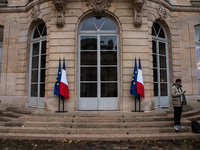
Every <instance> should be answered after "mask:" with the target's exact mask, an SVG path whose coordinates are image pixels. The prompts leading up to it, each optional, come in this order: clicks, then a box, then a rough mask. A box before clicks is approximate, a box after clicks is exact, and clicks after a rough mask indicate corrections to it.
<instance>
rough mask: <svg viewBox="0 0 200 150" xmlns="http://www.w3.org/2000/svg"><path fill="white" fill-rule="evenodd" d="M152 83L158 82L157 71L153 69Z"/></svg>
mask: <svg viewBox="0 0 200 150" xmlns="http://www.w3.org/2000/svg"><path fill="white" fill-rule="evenodd" d="M153 81H154V82H157V81H158V72H157V69H153Z"/></svg>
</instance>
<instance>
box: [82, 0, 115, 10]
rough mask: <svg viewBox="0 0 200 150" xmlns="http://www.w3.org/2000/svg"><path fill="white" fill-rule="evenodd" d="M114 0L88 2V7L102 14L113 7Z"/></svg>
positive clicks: (92, 0) (91, 0)
mask: <svg viewBox="0 0 200 150" xmlns="http://www.w3.org/2000/svg"><path fill="white" fill-rule="evenodd" d="M112 1H113V0H86V5H87V6H88V7H90V8H92V9H93V10H94V11H95V12H97V13H102V12H103V11H105V10H108V8H109V7H110V6H111V2H112Z"/></svg>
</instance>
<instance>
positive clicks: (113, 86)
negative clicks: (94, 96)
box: [101, 83, 118, 97]
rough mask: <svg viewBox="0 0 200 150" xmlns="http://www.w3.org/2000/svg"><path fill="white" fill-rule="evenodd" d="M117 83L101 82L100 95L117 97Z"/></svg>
mask: <svg viewBox="0 0 200 150" xmlns="http://www.w3.org/2000/svg"><path fill="white" fill-rule="evenodd" d="M117 91H118V90H117V83H101V97H117V96H118V94H117V93H118V92H117Z"/></svg>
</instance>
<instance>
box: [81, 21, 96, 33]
mask: <svg viewBox="0 0 200 150" xmlns="http://www.w3.org/2000/svg"><path fill="white" fill-rule="evenodd" d="M96 30H97V29H96V27H95V26H94V24H93V23H92V20H91V19H88V20H86V21H85V22H84V23H83V25H82V27H81V31H96Z"/></svg>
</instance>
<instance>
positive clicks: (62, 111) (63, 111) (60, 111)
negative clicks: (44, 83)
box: [55, 98, 68, 113]
mask: <svg viewBox="0 0 200 150" xmlns="http://www.w3.org/2000/svg"><path fill="white" fill-rule="evenodd" d="M66 112H68V111H65V105H64V100H63V110H60V98H59V101H58V111H55V113H66Z"/></svg>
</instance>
